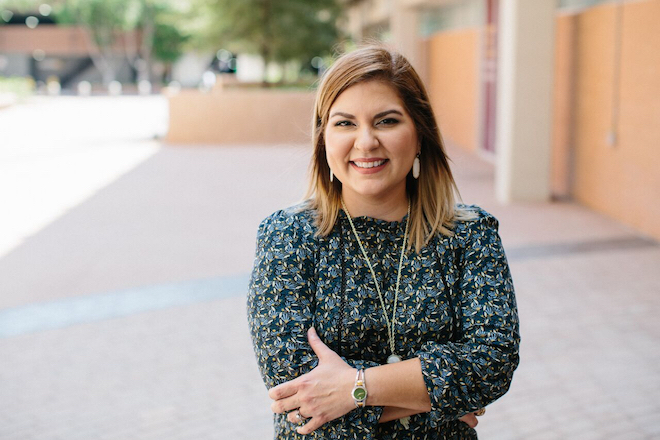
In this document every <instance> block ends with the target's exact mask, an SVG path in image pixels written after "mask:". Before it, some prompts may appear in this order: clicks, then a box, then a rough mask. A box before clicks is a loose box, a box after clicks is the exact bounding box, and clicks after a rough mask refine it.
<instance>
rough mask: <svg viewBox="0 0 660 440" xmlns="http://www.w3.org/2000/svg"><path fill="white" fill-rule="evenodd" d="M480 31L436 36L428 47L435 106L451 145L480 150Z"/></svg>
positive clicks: (468, 30)
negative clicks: (478, 106) (478, 122)
mask: <svg viewBox="0 0 660 440" xmlns="http://www.w3.org/2000/svg"><path fill="white" fill-rule="evenodd" d="M480 35H481V34H480V31H479V30H477V29H461V30H456V31H447V32H441V33H438V34H435V35H433V36H432V37H431V38H430V39H429V40H428V42H427V44H426V50H427V59H428V62H427V69H428V70H427V75H428V83H427V86H428V89H429V94H430V95H431V103H432V104H433V109H434V110H435V112H436V117H437V118H438V122H439V124H440V131H441V132H442V135H443V136H444V137H445V139H447V140H448V141H451V142H453V143H455V144H458V145H459V146H461V147H463V148H466V149H468V150H472V151H474V150H476V149H477V142H478V140H477V133H478V130H477V121H478V117H477V115H478V113H477V111H478V110H477V104H478V91H479V76H478V73H479V65H478V56H479V47H480V46H479V37H480Z"/></svg>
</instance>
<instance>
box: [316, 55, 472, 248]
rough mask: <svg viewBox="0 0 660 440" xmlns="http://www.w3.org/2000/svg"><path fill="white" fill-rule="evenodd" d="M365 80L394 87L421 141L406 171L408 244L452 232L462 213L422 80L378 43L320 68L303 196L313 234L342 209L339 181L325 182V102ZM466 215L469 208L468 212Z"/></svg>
mask: <svg viewBox="0 0 660 440" xmlns="http://www.w3.org/2000/svg"><path fill="white" fill-rule="evenodd" d="M366 81H382V82H384V83H386V84H389V85H390V86H392V87H393V88H394V90H395V91H396V92H397V93H398V95H399V97H400V98H401V100H402V101H403V104H404V106H405V108H406V110H407V111H408V114H410V116H411V117H412V119H413V121H414V124H415V128H416V130H417V138H418V140H419V142H420V146H421V152H420V163H421V167H420V175H419V179H414V178H413V177H412V172H410V173H408V176H407V177H406V192H407V193H408V197H409V199H410V202H411V213H410V232H409V233H410V241H409V246H410V247H411V248H412V246H414V247H415V250H416V251H417V252H419V251H420V249H421V248H422V247H423V246H424V245H426V243H428V241H429V240H430V239H431V238H432V237H433V235H434V234H436V233H438V232H440V233H442V234H445V235H451V234H452V232H451V229H452V227H453V225H454V220H455V219H456V218H457V215H458V217H463V213H461V212H457V210H456V207H455V203H456V197H457V195H458V189H457V188H456V183H455V181H454V178H453V176H452V173H451V170H450V168H449V163H448V159H447V155H446V154H445V149H444V145H443V142H442V139H441V137H440V131H439V129H438V125H437V123H436V120H435V115H434V114H433V110H432V108H431V103H430V101H429V98H428V94H427V92H426V89H425V87H424V84H423V83H422V80H421V79H420V78H419V75H417V72H415V69H413V67H412V66H411V65H410V63H409V62H408V60H407V59H406V58H404V57H403V56H402V55H401V54H399V53H397V52H394V51H391V50H388V49H386V48H385V47H382V46H378V45H370V46H365V47H362V48H360V49H357V50H355V51H353V52H350V53H347V54H344V55H343V56H341V57H339V58H338V59H337V60H336V61H335V63H334V64H333V65H332V66H331V67H330V69H328V70H327V71H326V72H325V75H324V76H323V78H322V80H321V83H320V85H319V88H318V90H317V94H316V103H315V105H314V117H313V121H312V124H313V127H312V132H313V143H314V153H313V155H312V162H311V165H310V180H309V187H308V190H307V194H306V196H305V198H306V199H307V200H308V203H309V205H310V207H311V208H313V209H314V210H315V212H316V226H317V228H318V234H319V235H321V236H325V235H328V234H329V233H330V232H331V231H332V229H333V228H334V226H335V223H336V221H337V216H338V214H339V210H340V209H341V189H342V185H341V182H339V181H338V179H334V181H333V182H330V167H329V166H328V162H327V159H326V149H325V139H324V133H325V129H326V126H327V124H328V118H329V113H330V108H331V107H332V105H333V104H334V102H335V100H336V99H337V97H338V96H339V95H340V94H341V93H342V92H343V91H344V90H346V89H347V88H349V87H351V86H354V85H356V84H359V83H363V82H366ZM467 216H469V214H468V215H467Z"/></svg>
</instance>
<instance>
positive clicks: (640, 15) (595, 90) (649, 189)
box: [572, 0, 660, 239]
mask: <svg viewBox="0 0 660 440" xmlns="http://www.w3.org/2000/svg"><path fill="white" fill-rule="evenodd" d="M619 7H621V8H622V9H621V10H620V11H618V12H617V8H619ZM617 13H620V14H621V15H620V19H621V26H622V28H621V31H620V34H619V35H620V36H621V62H620V64H618V65H617V64H616V63H615V59H616V38H617ZM658 18H660V0H649V1H639V2H630V3H623V4H622V5H621V6H618V5H616V4H605V5H601V6H597V7H593V8H590V9H588V10H586V11H584V12H582V13H581V14H579V15H577V16H576V17H575V20H576V22H575V26H576V29H575V38H576V47H575V50H576V53H575V72H576V77H575V80H574V81H575V83H574V90H575V97H574V99H575V107H574V117H575V119H574V132H573V136H572V137H573V145H572V148H573V153H572V154H573V158H574V162H573V169H574V179H573V191H572V192H573V195H574V197H575V198H576V199H577V200H579V201H580V202H582V203H584V204H585V205H587V206H590V207H592V208H594V209H596V210H598V211H601V212H603V213H605V214H607V215H610V216H612V217H614V218H616V219H618V220H620V221H622V222H624V223H627V224H629V225H631V226H633V227H634V228H636V229H638V230H640V231H642V232H644V233H647V234H649V235H651V236H653V237H656V238H658V239H660V27H658V26H657V21H658ZM617 69H619V70H618V72H620V73H618V74H617ZM617 78H618V80H617ZM617 83H618V87H617ZM617 102H619V103H620V104H619V111H618V115H619V116H618V118H617V117H615V119H614V122H612V121H613V114H614V115H616V112H614V109H615V108H616V107H615V106H616V103H617ZM613 112H614V113H613ZM611 132H614V133H616V135H617V140H616V143H615V144H614V145H611V144H610V143H609V142H608V135H609V134H610V133H611Z"/></svg>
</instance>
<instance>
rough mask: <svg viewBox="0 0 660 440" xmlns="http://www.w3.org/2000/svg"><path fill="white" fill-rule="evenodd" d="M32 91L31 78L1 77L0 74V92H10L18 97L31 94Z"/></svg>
mask: <svg viewBox="0 0 660 440" xmlns="http://www.w3.org/2000/svg"><path fill="white" fill-rule="evenodd" d="M33 92H34V80H33V79H32V78H19V77H15V76H13V77H9V78H7V77H2V76H0V94H3V93H12V94H14V95H16V96H19V97H25V96H28V95H31V94H32V93H33Z"/></svg>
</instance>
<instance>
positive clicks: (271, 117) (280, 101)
mask: <svg viewBox="0 0 660 440" xmlns="http://www.w3.org/2000/svg"><path fill="white" fill-rule="evenodd" d="M313 106H314V93H313V92H300V91H282V90H263V89H260V90H213V91H212V92H209V93H203V92H199V91H197V90H183V91H181V92H179V93H177V94H176V95H172V96H170V97H169V114H170V124H169V130H168V133H167V137H166V141H167V142H169V143H175V144H234V145H235V144H282V143H305V142H310V139H311V128H310V127H311V118H312V110H313Z"/></svg>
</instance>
